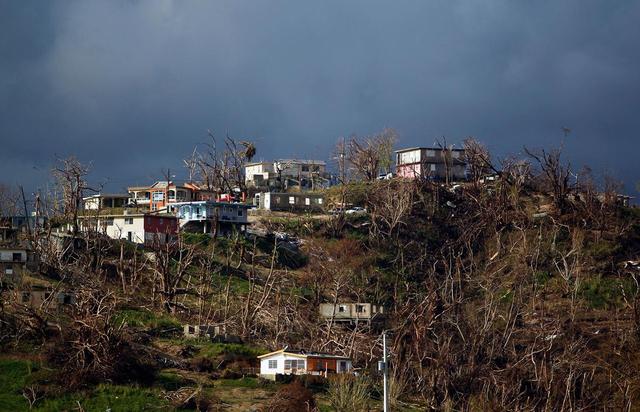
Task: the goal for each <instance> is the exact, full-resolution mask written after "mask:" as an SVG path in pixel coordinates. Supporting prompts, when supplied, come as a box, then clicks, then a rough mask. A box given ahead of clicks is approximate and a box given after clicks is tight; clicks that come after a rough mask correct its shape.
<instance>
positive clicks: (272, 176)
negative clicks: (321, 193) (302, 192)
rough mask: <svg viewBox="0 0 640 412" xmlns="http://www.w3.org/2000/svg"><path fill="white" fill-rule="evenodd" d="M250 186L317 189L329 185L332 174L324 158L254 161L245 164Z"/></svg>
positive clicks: (246, 177)
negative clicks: (328, 170)
mask: <svg viewBox="0 0 640 412" xmlns="http://www.w3.org/2000/svg"><path fill="white" fill-rule="evenodd" d="M244 172H245V183H246V184H247V186H248V187H258V188H263V189H269V190H271V189H276V188H277V189H280V190H283V189H286V188H288V187H291V186H296V187H300V188H303V189H315V188H319V187H325V186H328V185H329V183H330V178H331V175H330V174H329V173H327V164H326V162H324V161H322V160H300V159H279V160H276V161H274V162H254V163H249V164H247V165H246V166H245V170H244Z"/></svg>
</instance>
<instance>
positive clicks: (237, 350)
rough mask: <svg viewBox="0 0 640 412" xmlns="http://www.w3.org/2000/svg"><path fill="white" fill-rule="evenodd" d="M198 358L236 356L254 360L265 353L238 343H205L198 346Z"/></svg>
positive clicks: (259, 349)
mask: <svg viewBox="0 0 640 412" xmlns="http://www.w3.org/2000/svg"><path fill="white" fill-rule="evenodd" d="M196 346H200V352H199V353H198V355H199V356H206V357H217V356H220V355H236V356H242V357H247V358H255V357H256V356H258V355H262V354H263V353H265V351H264V350H263V349H261V348H257V347H254V346H249V345H243V344H240V343H211V342H205V343H202V344H200V345H196Z"/></svg>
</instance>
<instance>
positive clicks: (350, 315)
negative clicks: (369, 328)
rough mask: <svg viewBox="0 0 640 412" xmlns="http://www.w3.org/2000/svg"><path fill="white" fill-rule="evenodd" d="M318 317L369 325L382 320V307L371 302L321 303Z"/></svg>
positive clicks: (337, 321)
mask: <svg viewBox="0 0 640 412" xmlns="http://www.w3.org/2000/svg"><path fill="white" fill-rule="evenodd" d="M319 311H320V318H321V319H323V320H328V321H331V320H332V321H333V322H335V323H347V324H350V325H356V324H358V323H363V324H367V325H371V324H374V323H381V322H384V307H383V306H381V305H373V304H371V303H351V302H350V303H337V304H335V305H334V304H333V303H321V304H320V307H319Z"/></svg>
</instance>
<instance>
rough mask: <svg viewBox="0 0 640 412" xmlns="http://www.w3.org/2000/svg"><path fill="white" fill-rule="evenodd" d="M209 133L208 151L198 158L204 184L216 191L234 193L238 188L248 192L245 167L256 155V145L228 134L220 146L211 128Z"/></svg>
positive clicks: (242, 191) (244, 192)
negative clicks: (238, 140)
mask: <svg viewBox="0 0 640 412" xmlns="http://www.w3.org/2000/svg"><path fill="white" fill-rule="evenodd" d="M208 135H209V142H208V143H207V144H206V146H207V151H206V153H204V154H202V155H199V156H198V159H197V165H198V169H199V170H200V174H201V177H202V179H203V183H204V185H205V186H206V187H207V189H208V190H210V191H213V192H216V193H234V192H235V191H236V189H237V190H239V191H240V192H241V193H243V194H246V185H245V180H244V167H245V165H246V163H247V162H249V161H251V159H253V157H254V156H255V155H256V148H255V146H254V145H253V143H251V142H247V141H241V142H236V140H235V139H233V138H232V137H231V136H229V135H226V136H225V138H224V139H223V144H222V145H221V147H219V146H220V145H219V143H218V141H217V139H216V137H215V136H214V133H213V132H212V131H211V130H209V131H208Z"/></svg>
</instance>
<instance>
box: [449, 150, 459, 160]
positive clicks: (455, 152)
mask: <svg viewBox="0 0 640 412" xmlns="http://www.w3.org/2000/svg"><path fill="white" fill-rule="evenodd" d="M451 157H453V158H454V159H459V158H460V152H459V151H457V150H454V151H452V152H451Z"/></svg>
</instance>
